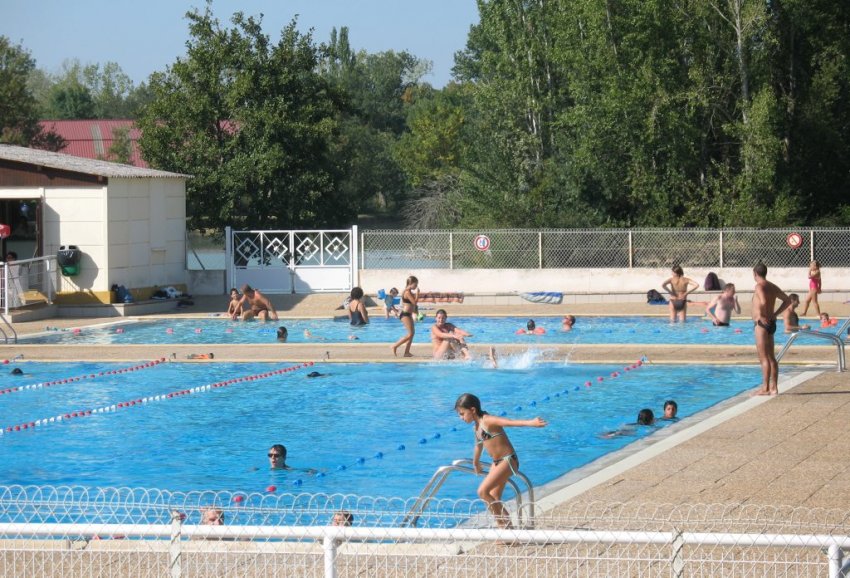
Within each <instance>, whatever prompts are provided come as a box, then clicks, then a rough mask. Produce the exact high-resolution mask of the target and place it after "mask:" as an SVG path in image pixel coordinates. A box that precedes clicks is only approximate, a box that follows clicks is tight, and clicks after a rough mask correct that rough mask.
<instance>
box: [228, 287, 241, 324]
mask: <svg viewBox="0 0 850 578" xmlns="http://www.w3.org/2000/svg"><path fill="white" fill-rule="evenodd" d="M225 315H227V316H228V317H230V318H231V319H232V320H233V321H236V320H237V319H239V317H241V315H242V295H240V294H239V289H237V288H236V287H233V288H232V289H231V290H230V303H229V304H228V305H227V313H225Z"/></svg>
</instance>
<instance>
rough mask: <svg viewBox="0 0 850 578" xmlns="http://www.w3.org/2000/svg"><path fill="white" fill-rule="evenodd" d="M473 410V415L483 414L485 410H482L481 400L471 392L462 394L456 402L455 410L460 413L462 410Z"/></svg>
mask: <svg viewBox="0 0 850 578" xmlns="http://www.w3.org/2000/svg"><path fill="white" fill-rule="evenodd" d="M462 409H465V410H471V411H472V412H473V415H476V416H480V415H483V414H484V412H483V411H482V410H481V400H480V399H478V398H477V397H476V396H474V395H472V394H471V393H464V394H461V396H460V397H459V398H457V401H456V402H455V411H456V412H458V413H460V410H462Z"/></svg>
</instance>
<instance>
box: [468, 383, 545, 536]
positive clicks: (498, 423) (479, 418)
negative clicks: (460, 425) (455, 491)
mask: <svg viewBox="0 0 850 578" xmlns="http://www.w3.org/2000/svg"><path fill="white" fill-rule="evenodd" d="M455 411H456V412H457V415H458V416H459V417H460V419H462V420H463V421H464V422H466V423H472V424H474V425H473V433H474V435H475V450H474V451H473V455H472V465H473V467H474V468H475V473H476V474H480V473H481V453H482V449H486V450H487V453H488V454H490V457H491V458H492V460H493V464H492V465H491V466H490V471H489V472H487V477H486V478H484V481H483V482H481V485H480V486H478V497H479V498H481V499H482V500H484V501H485V502H487V507H488V508H489V509H490V511H491V512H492V513H493V516H494V517H495V518H496V523H497V524H498V525H499V527H501V528H510V527H511V519H510V514H509V513H508V512H507V511H506V510H505V506H504V505H503V504H502V492H504V491H505V485H506V484H507V483H508V479H509V478H510V477H511V476H513V475H516V473H517V471H518V470H519V458H518V457H517V455H516V450H514V446H513V445H512V444H511V441H510V440H509V439H508V435H507V434H506V433H505V428H506V427H544V426H545V425H546V421H545V420H543V419H541V418H539V417H536V418H534V419H524V420H516V419H508V418H506V417H498V416H495V415H490V414H489V413H487V412H486V411H483V410H482V409H481V400H480V399H478V398H477V397H476V396H474V395H472V394H471V393H464V394H463V395H461V396H460V397H459V398H457V401H456V402H455Z"/></svg>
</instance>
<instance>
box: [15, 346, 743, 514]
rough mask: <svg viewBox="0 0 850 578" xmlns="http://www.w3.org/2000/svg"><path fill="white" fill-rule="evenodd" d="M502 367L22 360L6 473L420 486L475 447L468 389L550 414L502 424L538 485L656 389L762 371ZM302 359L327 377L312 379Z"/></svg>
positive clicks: (456, 481) (345, 489) (72, 480)
mask: <svg viewBox="0 0 850 578" xmlns="http://www.w3.org/2000/svg"><path fill="white" fill-rule="evenodd" d="M502 365H503V367H506V368H513V369H500V370H488V369H484V368H482V367H481V366H480V365H478V364H471V363H470V364H464V363H457V364H433V363H431V364H415V363H414V364H324V365H319V364H317V365H315V366H313V367H309V368H308V367H298V368H297V369H295V370H292V371H283V370H284V369H286V368H289V367H294V366H292V365H288V364H287V365H269V364H259V363H246V364H234V363H213V364H176V363H159V364H148V363H144V364H142V363H140V364H137V365H135V366H133V368H132V369H129V370H126V371H123V369H125V368H127V367H128V366H126V365H115V364H104V363H71V364H49V363H31V362H27V363H20V364H18V366H19V367H22V368H23V369H24V371H25V375H24V376H20V377H18V378H16V380H15V381H11V378H8V377H7V378H6V379H5V381H4V391H6V390H9V389H10V388H18V389H17V390H13V391H7V392H6V393H4V394H3V395H0V425H2V426H3V428H4V430H5V431H4V433H3V435H0V459H2V461H3V464H4V475H3V480H2V483H3V484H8V485H12V484H24V485H26V484H49V485H54V486H55V485H83V486H112V487H122V486H128V487H149V488H162V489H169V490H176V491H190V490H231V491H238V492H247V493H251V492H263V491H264V489H265V488H267V487H268V486H270V485H274V486H275V487H276V488H278V489H279V491H290V492H301V491H303V492H310V493H327V494H334V493H341V494H358V495H372V496H375V495H381V496H398V497H410V496H416V495H418V494H419V492H420V491H421V490H422V488H423V487H424V485H425V484H426V482H427V481H428V480H429V478H430V477H431V475H432V474H433V473H434V471H435V470H436V468H438V467H439V466H442V465H445V464H448V463H451V461H453V460H455V459H459V458H464V457H470V456H471V454H472V449H473V438H472V432H471V429H470V426H468V425H466V424H464V423H463V422H461V421H460V419H458V417H457V416H456V415H455V413H454V411H453V404H454V401H455V399H456V398H457V396H458V395H459V394H460V393H463V392H465V391H471V392H472V393H475V394H476V395H478V396H479V397H480V398H481V399H482V403H483V406H484V409H485V410H487V411H489V412H490V413H494V414H499V413H502V412H506V413H507V415H509V416H510V417H514V418H519V419H526V418H530V417H534V416H535V415H541V416H543V417H544V418H545V419H547V420H548V421H549V422H550V425H549V426H548V427H546V428H544V429H533V428H514V429H511V430H509V435H510V437H511V440H512V441H513V443H514V445H515V447H516V448H517V451H518V454H519V456H520V462H521V470H522V471H523V472H524V473H525V474H526V475H528V476H529V477H530V478H531V480H532V482H533V483H534V484H535V486H540V485H542V484H545V483H546V482H549V481H551V480H553V479H555V478H557V477H559V476H561V475H562V474H564V473H566V472H567V471H569V470H571V469H574V468H576V467H579V466H581V465H584V464H587V463H589V462H591V461H593V460H594V459H596V458H598V457H600V456H602V455H604V454H606V453H609V452H611V451H614V450H616V449H619V448H621V447H623V446H625V445H627V444H628V443H630V442H632V441H634V440H635V439H636V438H637V437H641V436H644V435H647V434H648V433H650V432H651V431H654V428H650V427H641V428H638V429H637V431H636V432H635V433H634V435H631V436H619V437H614V438H610V439H606V438H602V437H600V434H602V433H604V432H606V431H610V430H613V429H616V428H618V427H620V426H621V425H623V424H625V423H628V422H633V421H634V420H635V417H636V414H637V411H638V410H639V409H640V408H642V407H649V408H652V409H653V410H655V412H656V414H659V413H660V412H661V408H662V405H663V402H664V400H666V399H675V400H676V401H677V402H678V403H679V408H680V410H679V416H680V417H687V416H689V415H692V414H694V413H697V412H699V411H701V410H703V409H705V408H707V407H710V406H711V405H713V404H716V403H718V402H719V401H721V400H724V399H727V398H729V397H730V396H733V395H736V394H738V393H740V392H741V391H743V390H746V389H748V388H751V387H752V386H754V385H755V384H757V383H758V380H759V373H758V369H757V368H755V367H729V366H710V365H701V366H667V365H665V366H656V365H650V364H644V365H643V366H642V367H639V368H632V367H631V366H629V369H628V370H626V369H625V368H623V367H619V366H612V365H556V364H551V363H550V364H539V365H537V364H535V363H534V362H533V360H532V359H530V358H529V357H528V356H518V357H516V358H505V359H504V360H503V364H502ZM119 369H121V370H122V371H121V372H120V373H105V372H113V371H116V370H119ZM310 371H319V372H321V373H322V374H324V376H323V377H317V378H309V377H307V373H308V372H310ZM101 373H103V375H101ZM615 373H616V374H617V375H616V376H615V375H614V374H615ZM258 376H259V377H258ZM242 377H244V378H245V379H244V380H241V381H236V382H229V381H230V380H232V379H234V378H242ZM74 378H78V379H77V380H74ZM600 378H601V379H600ZM44 383H48V384H50V386H49V387H39V384H44ZM471 384H474V386H473V385H471ZM213 385H215V387H213ZM28 386H30V387H28ZM207 386H211V387H207ZM130 402H133V403H132V405H130ZM137 402H138V403H137ZM119 403H121V404H126V405H123V406H122V407H116V406H117V405H118V404H119ZM103 408H106V411H104V412H101V411H100V410H102V409H103ZM110 408H112V409H110ZM92 410H93V411H92ZM86 411H91V413H90V414H86ZM75 413H76V414H79V415H77V416H76V417H71V416H72V414H75ZM57 416H69V417H65V418H64V419H62V420H61V421H56V420H55V418H56V417H57ZM50 417H53V418H54V421H53V422H48V423H46V424H43V425H38V426H36V427H34V428H33V427H28V428H27V429H19V430H18V431H15V428H14V426H16V425H18V426H19V425H21V424H33V423H36V420H43V419H45V418H50ZM664 423H665V422H661V424H660V425H661V427H663V426H664ZM9 427H12V430H11V431H9V430H8V428H9ZM275 443H283V444H285V445H286V446H287V448H288V450H289V457H288V459H287V463H288V464H289V465H290V466H292V467H293V468H295V469H293V470H288V471H273V470H270V469H269V468H268V460H267V458H266V452H267V450H268V448H269V447H270V446H271V445H272V444H275ZM306 470H316V471H317V472H318V473H310V472H308V471H306ZM477 483H478V482H477V480H475V479H473V478H471V477H470V476H464V475H456V476H454V477H452V478H450V479H449V481H448V482H447V483H446V485H445V486H444V487H443V489H442V490H441V492H440V497H446V498H474V497H475V488H476V486H477ZM506 497H507V496H506Z"/></svg>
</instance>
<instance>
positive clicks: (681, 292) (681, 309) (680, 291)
mask: <svg viewBox="0 0 850 578" xmlns="http://www.w3.org/2000/svg"><path fill="white" fill-rule="evenodd" d="M661 288H662V289H664V290H665V291H667V293H669V294H670V322H671V323H675V322H676V317H678V318H679V319H680V320H681V321H682V323H684V322H685V319H686V318H687V316H688V295H689V294H690V293H693V292H694V291H696V290H697V289H699V283H697V282H696V281H694V280H693V279H689V278H688V277H685V272H684V271H682V268H681V267H680V266H679V265H676V266H675V267H673V276H672V277H670V278H669V279H667V280H666V281H665V282H664V283H662V284H661Z"/></svg>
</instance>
